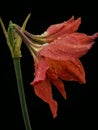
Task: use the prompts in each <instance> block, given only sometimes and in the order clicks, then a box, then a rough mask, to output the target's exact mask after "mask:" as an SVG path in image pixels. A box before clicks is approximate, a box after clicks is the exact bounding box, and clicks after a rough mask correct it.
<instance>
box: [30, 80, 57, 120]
mask: <svg viewBox="0 0 98 130" xmlns="http://www.w3.org/2000/svg"><path fill="white" fill-rule="evenodd" d="M32 85H33V86H34V91H35V94H36V95H37V96H38V97H40V98H41V99H42V100H43V101H44V102H46V103H48V104H49V106H50V109H51V112H52V114H53V118H55V117H56V116H57V102H56V101H55V100H54V99H53V98H52V88H51V84H50V81H49V79H48V78H46V79H45V80H43V81H39V82H36V83H32Z"/></svg>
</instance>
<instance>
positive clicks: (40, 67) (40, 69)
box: [33, 58, 49, 84]
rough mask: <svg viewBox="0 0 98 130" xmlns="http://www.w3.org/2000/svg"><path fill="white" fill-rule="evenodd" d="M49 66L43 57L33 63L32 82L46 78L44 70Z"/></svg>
mask: <svg viewBox="0 0 98 130" xmlns="http://www.w3.org/2000/svg"><path fill="white" fill-rule="evenodd" d="M48 68H49V66H48V64H47V62H46V61H45V60H44V58H41V59H40V60H39V63H38V64H37V63H35V79H34V81H33V84H34V83H36V82H39V81H41V80H45V78H46V71H47V70H48Z"/></svg>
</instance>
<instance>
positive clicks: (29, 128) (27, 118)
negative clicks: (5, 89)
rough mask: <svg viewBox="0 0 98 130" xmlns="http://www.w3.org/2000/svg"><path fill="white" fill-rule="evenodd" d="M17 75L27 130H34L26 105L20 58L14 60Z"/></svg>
mask: <svg viewBox="0 0 98 130" xmlns="http://www.w3.org/2000/svg"><path fill="white" fill-rule="evenodd" d="M13 63H14V68H15V74H16V79H17V85H18V92H19V99H20V104H21V110H22V115H23V119H24V123H25V127H26V130H32V129H31V125H30V120H29V115H28V110H27V105H26V99H25V92H24V87H23V80H22V72H21V65H20V58H13Z"/></svg>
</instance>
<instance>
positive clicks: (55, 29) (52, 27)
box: [46, 16, 74, 36]
mask: <svg viewBox="0 0 98 130" xmlns="http://www.w3.org/2000/svg"><path fill="white" fill-rule="evenodd" d="M73 21H74V16H72V17H71V18H70V19H69V20H68V21H64V22H62V23H58V24H53V25H50V26H49V27H48V29H47V30H46V31H47V33H48V36H50V35H53V34H55V33H58V32H59V31H60V30H61V29H62V28H64V27H65V26H67V25H68V24H71V23H72V22H73Z"/></svg>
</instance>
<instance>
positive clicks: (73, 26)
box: [46, 18, 81, 42]
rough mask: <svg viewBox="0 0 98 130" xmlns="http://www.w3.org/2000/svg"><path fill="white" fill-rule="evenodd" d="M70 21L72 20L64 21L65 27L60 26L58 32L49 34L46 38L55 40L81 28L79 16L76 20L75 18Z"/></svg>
mask: <svg viewBox="0 0 98 130" xmlns="http://www.w3.org/2000/svg"><path fill="white" fill-rule="evenodd" d="M70 21H71V22H68V23H66V22H64V23H63V27H62V28H60V29H59V31H58V32H56V33H54V34H52V35H49V36H48V37H47V38H46V39H47V41H48V42H50V41H53V40H55V39H57V38H58V37H60V36H62V35H64V34H70V33H73V32H75V31H77V29H78V28H79V25H80V23H81V18H78V19H77V20H74V21H73V20H70ZM56 26H59V25H55V28H56ZM54 30H55V29H54Z"/></svg>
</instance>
